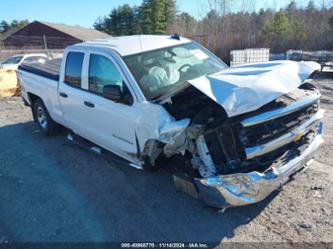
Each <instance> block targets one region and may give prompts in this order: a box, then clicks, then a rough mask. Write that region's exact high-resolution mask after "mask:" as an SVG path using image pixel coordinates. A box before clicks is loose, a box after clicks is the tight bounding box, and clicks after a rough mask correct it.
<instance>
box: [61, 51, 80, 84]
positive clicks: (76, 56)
mask: <svg viewBox="0 0 333 249" xmlns="http://www.w3.org/2000/svg"><path fill="white" fill-rule="evenodd" d="M83 58H84V53H78V52H70V53H68V54H67V59H66V69H65V83H66V84H68V85H70V86H73V87H79V88H81V72H82V65H83Z"/></svg>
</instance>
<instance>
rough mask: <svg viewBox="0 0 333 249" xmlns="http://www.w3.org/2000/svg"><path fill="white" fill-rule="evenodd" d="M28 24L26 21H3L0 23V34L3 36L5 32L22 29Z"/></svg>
mask: <svg viewBox="0 0 333 249" xmlns="http://www.w3.org/2000/svg"><path fill="white" fill-rule="evenodd" d="M28 23H29V21H28V20H22V21H18V20H13V21H11V22H10V23H9V22H6V21H5V20H3V21H1V22H0V34H4V33H7V32H14V31H16V30H19V29H20V28H22V27H24V26H25V25H27V24H28Z"/></svg>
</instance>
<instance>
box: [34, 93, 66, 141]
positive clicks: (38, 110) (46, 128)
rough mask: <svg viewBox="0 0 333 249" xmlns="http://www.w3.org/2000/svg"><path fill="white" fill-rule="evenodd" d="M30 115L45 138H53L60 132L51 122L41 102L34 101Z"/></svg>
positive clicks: (58, 127)
mask: <svg viewBox="0 0 333 249" xmlns="http://www.w3.org/2000/svg"><path fill="white" fill-rule="evenodd" d="M32 113H33V116H34V120H35V122H36V123H37V125H38V127H39V129H40V131H41V132H42V133H43V134H44V135H47V136H54V135H56V134H58V133H59V132H60V125H59V124H57V123H56V122H54V121H53V120H52V118H51V117H50V114H49V112H48V111H47V109H46V107H45V105H44V103H43V101H42V100H41V99H36V100H35V101H34V103H33V105H32Z"/></svg>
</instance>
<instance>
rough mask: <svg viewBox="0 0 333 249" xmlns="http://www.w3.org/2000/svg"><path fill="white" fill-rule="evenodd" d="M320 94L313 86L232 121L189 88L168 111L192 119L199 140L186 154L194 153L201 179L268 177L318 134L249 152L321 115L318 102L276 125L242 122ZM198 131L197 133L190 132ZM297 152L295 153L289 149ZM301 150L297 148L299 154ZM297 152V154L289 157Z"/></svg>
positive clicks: (167, 105)
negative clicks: (248, 175)
mask: <svg viewBox="0 0 333 249" xmlns="http://www.w3.org/2000/svg"><path fill="white" fill-rule="evenodd" d="M317 94H319V93H318V91H317V89H316V88H315V87H314V86H313V85H312V84H310V83H305V84H303V85H301V86H300V87H299V88H298V89H296V90H294V91H292V92H290V93H288V94H285V95H283V96H281V97H280V98H278V99H276V100H275V101H273V102H271V103H269V104H267V105H265V106H263V107H262V108H260V109H259V110H257V111H255V112H251V113H247V114H245V115H241V116H238V117H234V118H227V116H226V113H225V112H224V110H223V108H221V107H220V106H219V105H218V104H216V103H215V102H214V101H212V100H211V99H209V98H208V97H207V96H205V95H204V94H202V93H201V92H200V91H199V90H197V89H196V88H194V87H192V86H189V87H188V88H186V89H185V90H184V91H182V92H180V93H179V94H177V95H176V96H174V97H171V98H170V99H169V100H168V101H167V102H166V103H164V107H165V108H166V109H167V111H168V112H169V113H170V114H171V115H173V116H174V117H175V118H176V119H177V120H182V119H184V118H188V119H190V120H191V122H190V125H189V126H188V130H189V131H190V133H192V138H194V139H193V140H192V141H191V143H189V144H191V145H192V146H188V148H187V149H189V151H190V152H191V153H192V158H191V164H192V165H193V167H194V168H195V169H197V170H198V172H199V173H200V175H201V177H211V176H215V175H220V174H231V173H240V172H249V171H252V170H257V171H259V172H264V171H265V170H267V169H268V168H269V167H270V166H272V165H273V164H274V163H275V162H278V161H279V160H283V158H286V157H287V156H288V157H292V154H295V153H296V154H297V153H300V151H298V150H300V149H301V145H302V144H304V143H306V142H307V141H308V140H309V139H310V137H311V134H312V133H314V132H315V131H314V130H309V131H308V133H307V134H304V136H303V137H302V138H299V140H298V141H293V142H291V143H288V144H286V145H284V146H281V147H280V148H277V149H275V150H273V151H270V152H268V153H264V154H263V155H259V156H256V157H249V156H247V155H246V150H245V148H251V147H254V146H256V145H261V144H265V143H267V142H269V141H272V140H274V139H275V138H278V137H279V136H281V135H283V134H286V133H288V132H290V131H291V130H293V129H294V128H295V127H297V126H300V125H301V124H303V123H304V122H305V121H306V120H308V119H310V118H311V117H312V116H313V115H314V114H315V113H316V112H317V111H318V108H319V107H318V101H315V102H314V103H311V104H309V105H306V106H304V107H302V108H300V109H298V110H296V111H295V112H292V113H290V114H288V115H284V116H282V117H278V118H274V119H272V120H269V121H266V122H263V123H260V124H257V125H253V126H249V127H243V125H242V123H241V121H242V120H244V119H246V118H249V117H252V116H256V115H258V114H261V113H265V112H269V111H272V110H276V109H279V108H283V107H286V106H288V105H290V104H292V103H295V102H297V101H298V100H300V99H303V98H305V97H307V96H313V95H317ZM191 130H196V133H195V134H194V132H191ZM193 135H194V136H193ZM291 148H295V149H294V150H290V149H291ZM296 148H297V149H296ZM286 151H288V152H289V151H293V153H291V152H290V153H286Z"/></svg>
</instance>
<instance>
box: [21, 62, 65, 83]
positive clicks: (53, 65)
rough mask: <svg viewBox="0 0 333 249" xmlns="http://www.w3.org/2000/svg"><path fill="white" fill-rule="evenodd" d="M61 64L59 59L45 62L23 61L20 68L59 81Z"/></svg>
mask: <svg viewBox="0 0 333 249" xmlns="http://www.w3.org/2000/svg"><path fill="white" fill-rule="evenodd" d="M60 66H61V64H60V62H59V60H47V61H45V62H44V63H40V62H34V63H23V64H21V65H20V66H19V68H18V69H19V70H22V71H25V72H28V73H33V74H37V75H40V76H43V77H46V78H49V79H52V80H56V81H58V80H59V74H60Z"/></svg>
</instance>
